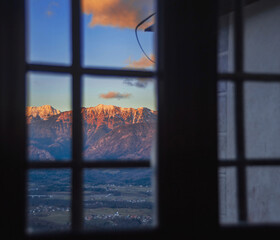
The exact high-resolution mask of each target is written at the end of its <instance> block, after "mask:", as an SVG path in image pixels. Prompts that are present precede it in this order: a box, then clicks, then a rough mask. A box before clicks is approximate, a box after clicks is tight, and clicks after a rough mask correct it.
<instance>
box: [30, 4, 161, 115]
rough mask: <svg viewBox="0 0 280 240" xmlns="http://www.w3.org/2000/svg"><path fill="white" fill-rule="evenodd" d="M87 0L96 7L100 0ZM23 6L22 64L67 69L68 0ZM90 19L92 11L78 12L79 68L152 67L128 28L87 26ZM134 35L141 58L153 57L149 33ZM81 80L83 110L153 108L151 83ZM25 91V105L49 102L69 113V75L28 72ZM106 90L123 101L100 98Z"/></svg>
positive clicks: (69, 29)
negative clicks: (24, 57) (24, 52)
mask: <svg viewBox="0 0 280 240" xmlns="http://www.w3.org/2000/svg"><path fill="white" fill-rule="evenodd" d="M91 1H99V3H100V2H101V1H102V0H91ZM120 1H122V2H125V1H124V0H120ZM137 1H138V2H137ZM141 1H144V0H133V2H136V4H135V6H136V5H137V6H138V5H139V4H138V3H141ZM145 1H146V2H147V1H150V0H145ZM27 2H28V3H27V8H26V10H27V16H28V18H27V31H28V34H27V61H28V62H30V63H47V64H57V65H71V62H72V56H71V40H70V39H71V20H70V10H71V9H70V6H69V4H70V1H69V0H29V1H27ZM142 3H143V2H142ZM136 10H137V9H136ZM92 11H94V10H92ZM139 11H140V10H139ZM96 16H97V15H96ZM94 17H95V14H94V13H93V12H90V13H87V14H85V13H82V29H83V34H82V40H83V41H82V43H83V46H82V65H83V66H87V67H104V68H106V67H113V68H128V67H130V68H131V67H132V68H133V67H135V66H138V67H139V66H142V65H143V64H144V65H143V68H146V69H153V64H151V63H150V62H149V61H147V59H145V57H144V55H143V53H142V52H141V49H140V48H139V46H138V43H137V41H136V38H135V33H134V29H133V28H132V27H119V26H117V25H116V26H114V25H112V24H111V25H110V24H109V25H108V26H107V25H106V24H105V25H96V26H91V25H90V23H91V21H92V20H93V19H94ZM139 37H140V40H141V43H142V44H143V47H144V49H145V50H146V52H147V54H149V55H151V54H153V33H147V32H143V31H141V32H139ZM82 82H83V85H82V87H83V94H84V96H83V106H85V107H90V106H95V105H98V104H100V103H102V104H112V105H117V106H121V107H134V108H137V107H141V106H144V107H148V108H151V109H156V103H155V94H154V84H153V81H146V82H143V81H139V80H138V79H129V78H108V77H107V78H106V77H92V76H84V77H83V81H82ZM27 89H28V93H27V104H28V105H29V106H41V105H45V104H50V105H52V106H54V107H55V108H57V109H59V110H61V111H66V110H71V76H69V75H66V74H44V73H32V72H31V73H29V74H28V75H27ZM110 92H111V93H112V92H114V93H119V94H120V95H121V96H126V97H122V98H120V97H119V98H114V97H112V98H102V97H100V96H103V95H104V94H105V95H106V94H108V93H110ZM102 94H103V95H102ZM122 94H123V95H122Z"/></svg>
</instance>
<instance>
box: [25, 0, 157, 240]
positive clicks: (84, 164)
mask: <svg viewBox="0 0 280 240" xmlns="http://www.w3.org/2000/svg"><path fill="white" fill-rule="evenodd" d="M80 3H81V1H80V0H72V1H70V4H71V7H70V9H71V20H72V23H71V26H72V36H71V40H72V49H71V52H72V64H71V65H70V66H60V65H57V64H36V63H27V62H26V63H25V65H26V68H25V74H27V73H28V72H40V73H65V74H70V75H71V76H72V109H73V119H72V121H73V125H72V159H71V160H70V161H65V162H49V161H40V162H36V161H28V159H25V162H26V165H25V175H27V172H28V170H35V169H36V170H39V169H44V170H47V169H69V170H70V171H71V172H72V179H71V188H72V194H71V223H72V224H71V229H70V231H69V233H68V231H66V232H65V233H62V235H69V234H85V233H87V232H88V234H89V235H90V234H92V235H93V236H94V235H95V234H96V232H100V233H102V234H106V233H110V232H111V231H112V230H110V229H108V230H100V229H96V230H95V229H93V230H92V231H88V230H84V229H83V223H84V220H83V219H84V217H83V192H82V189H83V171H84V170H86V169H114V168H118V169H119V168H132V169H133V168H152V165H151V163H150V160H141V159H140V160H132V159H131V160H130V159H129V160H125V161H119V160H110V161H108V160H106V161H103V160H98V161H92V162H89V161H84V160H83V159H82V151H83V150H82V142H83V141H82V139H83V137H82V120H81V119H82V114H81V107H82V103H81V99H82V76H83V75H88V76H108V77H110V76H111V77H116V76H122V77H137V78H152V77H156V72H155V71H138V70H125V69H113V68H95V67H91V68H89V67H83V66H82V64H81V54H82V52H81V39H82V35H83V34H82V28H81V19H82V18H81V14H82V13H81V4H80ZM25 38H26V37H25ZM25 141H26V140H25ZM25 182H26V184H27V181H26V180H25ZM25 188H26V189H27V186H25ZM155 205H156V204H155ZM120 231H121V230H120ZM127 231H128V232H130V231H132V230H129V229H128V230H127ZM137 231H139V230H136V232H137ZM26 234H27V235H29V236H28V237H29V238H31V239H33V238H37V237H38V238H41V237H42V236H43V235H46V234H47V233H45V232H44V233H32V234H28V233H26ZM56 234H57V233H51V234H50V235H56Z"/></svg>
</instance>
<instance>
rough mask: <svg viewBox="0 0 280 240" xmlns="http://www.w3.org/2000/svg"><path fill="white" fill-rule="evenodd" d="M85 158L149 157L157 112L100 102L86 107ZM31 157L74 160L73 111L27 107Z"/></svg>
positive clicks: (83, 119) (84, 128) (45, 107)
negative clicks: (72, 140)
mask: <svg viewBox="0 0 280 240" xmlns="http://www.w3.org/2000/svg"><path fill="white" fill-rule="evenodd" d="M81 113H82V122H83V138H84V139H83V143H84V144H83V147H84V151H83V154H84V158H85V159H88V160H96V159H149V158H150V152H151V147H152V141H153V137H154V135H155V128H156V127H155V123H156V119H157V112H156V111H153V110H150V109H148V108H143V107H141V108H137V109H134V108H122V107H117V106H113V105H102V104H100V105H98V106H95V107H90V108H82V110H81ZM26 118H27V124H28V136H29V149H28V153H29V159H30V160H66V159H71V135H72V134H71V133H72V111H66V112H60V111H59V110H56V109H54V108H53V107H51V106H50V105H45V106H41V107H27V108H26Z"/></svg>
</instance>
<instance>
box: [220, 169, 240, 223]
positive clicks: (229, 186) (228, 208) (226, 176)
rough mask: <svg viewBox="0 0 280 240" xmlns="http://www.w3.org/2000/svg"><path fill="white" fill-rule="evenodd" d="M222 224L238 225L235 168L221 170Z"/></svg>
mask: <svg viewBox="0 0 280 240" xmlns="http://www.w3.org/2000/svg"><path fill="white" fill-rule="evenodd" d="M219 200H220V202H219V209H220V214H219V215H220V223H221V224H229V223H237V221H238V220H237V213H238V212H237V187H236V169H235V168H234V167H227V168H220V169H219Z"/></svg>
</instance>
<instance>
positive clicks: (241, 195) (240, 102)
mask: <svg viewBox="0 0 280 240" xmlns="http://www.w3.org/2000/svg"><path fill="white" fill-rule="evenodd" d="M257 1H258V0H235V1H232V2H231V4H230V5H231V6H232V8H231V9H230V10H229V9H228V10H229V11H232V12H233V13H234V16H233V32H234V33H233V35H234V39H233V45H234V50H233V59H234V60H233V61H234V69H233V72H232V73H219V74H218V82H224V81H229V82H232V83H234V84H235V87H234V93H233V94H234V106H235V108H234V110H233V111H234V114H235V119H234V124H235V125H234V128H235V133H236V137H235V146H236V160H228V159H219V161H218V169H220V168H228V167H229V168H232V167H233V168H234V169H236V186H237V221H238V222H237V223H236V224H222V225H221V226H220V228H219V230H220V231H219V234H220V236H221V238H225V237H227V236H230V239H235V238H236V237H238V236H241V235H242V236H244V237H246V236H250V237H252V236H258V237H265V236H267V234H271V235H273V234H279V232H280V223H277V224H275V223H274V224H263V223H261V224H249V223H248V222H247V221H248V206H247V173H246V169H247V168H248V167H252V166H258V167H264V166H270V167H277V166H278V167H279V166H280V161H279V159H266V158H265V157H263V158H258V159H251V158H250V159H248V158H246V156H245V131H244V130H245V129H244V124H245V123H244V119H245V118H244V112H245V110H244V83H246V82H280V74H274V73H273V74H270V73H254V72H252V73H247V72H246V71H244V19H243V8H244V7H245V6H246V5H247V4H251V3H255V2H257Z"/></svg>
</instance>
